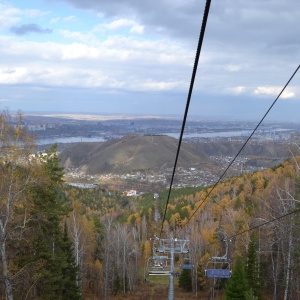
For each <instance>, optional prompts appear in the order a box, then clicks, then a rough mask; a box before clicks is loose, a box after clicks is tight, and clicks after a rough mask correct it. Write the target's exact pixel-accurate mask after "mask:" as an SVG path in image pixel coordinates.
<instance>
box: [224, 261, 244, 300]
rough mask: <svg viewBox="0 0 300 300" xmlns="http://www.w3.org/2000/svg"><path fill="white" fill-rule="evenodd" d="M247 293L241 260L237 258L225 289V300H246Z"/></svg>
mask: <svg viewBox="0 0 300 300" xmlns="http://www.w3.org/2000/svg"><path fill="white" fill-rule="evenodd" d="M247 292H248V285H247V278H246V274H245V268H244V263H243V260H242V258H241V257H240V256H238V257H237V259H236V262H235V266H234V269H233V271H232V277H231V278H230V279H229V280H228V284H227V286H226V289H225V300H246V293H247Z"/></svg>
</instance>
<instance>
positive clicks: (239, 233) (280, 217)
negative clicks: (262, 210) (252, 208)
mask: <svg viewBox="0 0 300 300" xmlns="http://www.w3.org/2000/svg"><path fill="white" fill-rule="evenodd" d="M298 212H300V208H298V209H296V210H293V211H291V212H289V213H286V214H284V215H281V216H279V217H277V218H274V219H272V220H269V221H266V222H264V223H262V224H259V225H256V226H254V227H251V228H249V229H246V230H244V231H241V232H238V233H236V234H234V235H232V236H230V237H228V238H227V239H228V240H233V239H234V238H236V237H237V236H239V235H241V234H244V233H247V232H249V231H252V230H254V229H256V228H259V227H261V226H264V225H267V224H270V223H273V222H275V221H277V220H280V219H282V218H285V217H288V216H290V215H292V214H296V213H298Z"/></svg>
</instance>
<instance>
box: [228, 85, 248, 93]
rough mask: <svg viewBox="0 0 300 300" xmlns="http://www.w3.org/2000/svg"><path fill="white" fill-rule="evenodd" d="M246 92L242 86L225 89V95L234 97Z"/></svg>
mask: <svg viewBox="0 0 300 300" xmlns="http://www.w3.org/2000/svg"><path fill="white" fill-rule="evenodd" d="M245 91H246V88H245V87H244V86H236V87H230V88H226V89H225V93H229V94H234V95H240V94H242V93H244V92H245Z"/></svg>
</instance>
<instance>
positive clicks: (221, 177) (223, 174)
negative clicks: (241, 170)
mask: <svg viewBox="0 0 300 300" xmlns="http://www.w3.org/2000/svg"><path fill="white" fill-rule="evenodd" d="M299 68H300V65H298V67H297V68H296V70H295V71H294V73H293V74H292V76H291V77H290V79H289V80H288V81H287V83H286V84H285V86H284V87H283V88H282V90H281V92H280V93H279V94H278V96H277V97H276V99H275V100H274V101H273V103H272V105H271V106H270V107H269V109H268V110H267V112H266V113H265V114H264V116H263V117H262V119H261V120H260V121H259V123H258V124H257V125H256V127H255V128H254V130H253V131H252V133H251V134H250V136H249V137H248V138H247V140H246V141H245V143H244V144H243V146H242V147H241V149H240V150H239V151H238V153H237V154H236V156H235V157H234V158H233V160H232V161H231V162H230V163H229V165H228V166H227V168H226V169H225V171H224V172H223V173H222V175H221V176H220V178H219V179H218V181H217V182H216V183H215V184H214V186H213V187H212V188H211V190H210V191H209V192H208V194H207V195H206V196H205V198H204V199H203V201H202V202H201V204H200V205H199V206H198V208H197V209H196V210H195V211H194V212H193V213H192V215H191V216H190V217H189V219H188V220H187V222H186V223H185V224H184V225H183V226H182V228H183V227H185V226H186V225H187V224H188V223H189V221H190V220H191V219H192V218H193V217H194V215H195V214H196V212H197V211H198V210H199V209H200V207H201V206H202V205H203V204H204V202H205V201H206V200H207V199H208V197H209V196H210V194H211V193H212V191H213V190H214V189H215V188H216V186H217V185H218V184H219V183H220V181H221V180H222V179H223V177H224V176H225V174H226V173H227V171H228V169H229V168H230V167H231V165H232V164H233V163H234V161H235V160H236V159H237V157H238V156H239V155H240V153H241V152H242V150H243V149H244V148H245V146H246V145H247V143H248V142H249V140H250V139H251V138H252V136H253V134H254V133H255V132H256V130H257V129H258V127H259V126H260V125H261V123H262V122H263V120H264V119H265V118H266V116H267V115H268V113H269V112H270V110H271V109H272V108H273V106H274V105H275V103H276V102H277V100H278V99H279V97H280V96H281V94H282V93H283V92H284V90H285V89H286V87H287V86H288V85H289V83H290V82H291V80H292V79H293V77H294V76H295V75H296V73H297V72H298V70H299Z"/></svg>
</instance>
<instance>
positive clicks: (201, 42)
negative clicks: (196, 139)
mask: <svg viewBox="0 0 300 300" xmlns="http://www.w3.org/2000/svg"><path fill="white" fill-rule="evenodd" d="M210 3H211V0H206V4H205V9H204V14H203V19H202V25H201V30H200V36H199V41H198V46H197V52H196V56H195V61H194V68H193V73H192V77H191V82H190V88H189V93H188V97H187V102H186V107H185V113H184V118H183V122H182V127H181V132H180V137H179V142H178V147H177V153H176V158H175V163H174V167H173V173H172V177H171V182H170V188H169V193H168V197H167V202H166V206H165V211H164V216H163V219H162V225H161V230H160V235H159V237H161V234H162V230H163V226H164V221H165V218H166V213H167V209H168V204H169V201H170V195H171V191H172V186H173V180H174V176H175V171H176V166H177V162H178V157H179V152H180V147H181V142H182V137H183V133H184V128H185V123H186V119H187V115H188V110H189V105H190V101H191V97H192V93H193V87H194V82H195V78H196V73H197V67H198V62H199V58H200V52H201V48H202V44H203V39H204V33H205V28H206V24H207V19H208V14H209V8H210Z"/></svg>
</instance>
